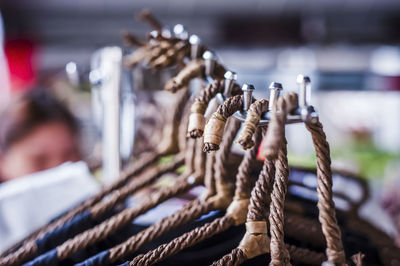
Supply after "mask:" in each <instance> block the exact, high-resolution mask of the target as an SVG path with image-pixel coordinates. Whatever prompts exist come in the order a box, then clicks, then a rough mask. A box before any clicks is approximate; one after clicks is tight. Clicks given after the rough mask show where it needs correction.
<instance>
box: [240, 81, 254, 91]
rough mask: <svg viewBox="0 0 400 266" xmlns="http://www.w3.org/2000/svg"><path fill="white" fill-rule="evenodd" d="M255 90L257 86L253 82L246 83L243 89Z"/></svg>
mask: <svg viewBox="0 0 400 266" xmlns="http://www.w3.org/2000/svg"><path fill="white" fill-rule="evenodd" d="M254 90H255V88H254V86H253V85H252V84H247V83H245V84H243V86H242V91H254Z"/></svg>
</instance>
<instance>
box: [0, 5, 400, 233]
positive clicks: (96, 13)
mask: <svg viewBox="0 0 400 266" xmlns="http://www.w3.org/2000/svg"><path fill="white" fill-rule="evenodd" d="M143 8H150V9H151V11H152V12H153V13H154V14H155V15H156V16H157V18H159V20H160V21H162V22H163V23H164V24H166V25H170V26H171V27H172V26H173V25H175V24H177V23H180V24H183V25H184V26H185V27H186V28H187V30H188V31H189V33H195V34H197V35H198V36H199V37H200V38H201V39H202V41H203V43H205V44H206V45H207V46H208V47H211V48H212V49H214V50H215V51H216V53H217V55H218V57H219V59H220V60H221V62H222V63H223V64H224V65H226V66H229V68H230V69H232V70H234V71H236V72H237V73H238V81H239V83H243V82H248V83H252V84H254V86H255V88H256V96H264V97H267V95H268V90H267V88H268V85H269V83H270V82H272V81H277V82H280V83H282V84H283V87H284V89H285V90H286V91H292V90H296V89H297V88H296V76H297V75H298V74H299V73H302V74H306V75H309V76H310V77H311V81H312V86H313V95H312V104H313V105H314V106H315V107H316V108H317V110H318V111H319V113H320V117H321V121H322V123H323V124H324V127H325V129H326V131H327V136H328V140H329V142H330V145H331V152H332V157H333V167H334V168H335V169H341V170H346V171H349V172H352V173H356V174H358V175H360V176H361V177H362V178H365V179H367V180H368V182H369V184H370V186H371V188H372V194H373V198H374V199H375V200H376V202H382V201H383V199H384V198H385V195H389V194H390V193H392V192H393V190H396V189H395V188H397V190H399V188H400V46H399V44H400V2H399V1H397V0H363V1H361V0H357V1H348V0H338V1H316V0H312V1H282V0H272V1H262V0H248V1H237V0H229V1H227V0H224V1H222V0H220V1H210V0H203V1H194V0H185V1H179V0H164V1H148V0H146V1H144V0H135V1H133V0H114V1H99V0H85V1H80V0H70V1H57V0H41V1H22V0H20V1H16V0H2V1H1V2H0V11H1V14H2V17H3V24H4V25H3V26H4V50H5V56H6V58H7V62H8V71H9V83H8V84H9V85H8V87H9V90H7V85H2V87H1V88H0V91H1V101H0V102H3V101H5V99H6V98H7V97H8V96H7V95H9V94H11V95H12V94H14V93H18V92H21V91H26V90H32V89H35V88H38V87H46V88H52V90H53V91H55V92H56V93H57V95H58V96H59V97H61V98H62V99H64V100H65V101H66V102H67V103H68V105H69V107H70V109H71V110H72V111H73V112H74V114H75V115H76V116H77V117H78V118H79V119H80V121H82V125H83V126H82V129H83V131H84V133H83V138H85V140H86V141H85V142H84V146H85V152H86V154H87V155H88V154H92V153H93V151H95V149H96V147H95V146H96V144H95V142H96V141H95V138H93V135H95V129H94V126H93V124H94V122H93V119H92V116H91V104H90V103H91V95H90V89H88V88H87V87H85V86H71V85H70V83H71V77H70V78H69V79H68V75H67V74H66V73H68V69H70V70H71V68H72V72H74V71H75V70H76V71H78V72H79V76H80V77H82V76H85V75H87V73H88V72H89V70H90V64H91V57H92V55H93V53H94V52H95V51H96V50H97V49H99V48H102V47H104V46H122V39H121V31H122V30H126V31H129V32H133V33H135V34H136V35H138V36H143V37H145V35H146V33H148V32H149V30H150V28H149V27H148V25H145V24H143V23H140V22H137V21H136V20H135V16H134V15H135V14H137V13H138V12H140V11H141V10H142V9H143ZM70 62H72V64H68V63H70ZM66 66H67V67H66ZM68 66H69V67H68ZM66 70H67V71H66ZM5 71H6V70H3V73H0V74H4V73H6V72H5ZM3 80H6V79H4V78H3ZM78 82H81V80H78ZM4 84H6V83H4ZM9 92H10V93H9ZM288 142H289V143H290V144H289V160H290V163H292V164H294V165H303V166H313V165H314V162H315V161H314V159H315V155H314V153H313V147H312V144H311V139H310V137H309V136H308V135H307V134H306V131H305V130H304V126H303V125H293V126H290V127H288ZM369 212H371V209H369ZM388 230H390V229H388Z"/></svg>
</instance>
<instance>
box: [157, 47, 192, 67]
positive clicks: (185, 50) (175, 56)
mask: <svg viewBox="0 0 400 266" xmlns="http://www.w3.org/2000/svg"><path fill="white" fill-rule="evenodd" d="M189 51H190V46H189V43H188V42H187V41H179V42H177V43H176V44H174V45H173V46H172V47H171V48H169V49H168V50H167V51H166V52H165V53H164V54H162V55H160V56H159V57H158V58H154V59H153V61H152V62H151V66H152V67H154V68H164V67H168V66H171V65H174V64H176V63H178V62H179V60H180V59H183V58H184V57H185V56H187V55H189ZM182 54H183V55H182Z"/></svg>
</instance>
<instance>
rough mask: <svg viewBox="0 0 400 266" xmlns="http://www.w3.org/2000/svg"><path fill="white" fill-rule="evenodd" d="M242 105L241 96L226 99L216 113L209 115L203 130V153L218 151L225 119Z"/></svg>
mask: <svg viewBox="0 0 400 266" xmlns="http://www.w3.org/2000/svg"><path fill="white" fill-rule="evenodd" d="M242 105H243V96H241V95H237V96H233V97H230V98H228V99H227V100H226V101H225V102H224V104H222V105H220V106H219V107H218V109H217V111H216V112H214V113H213V114H212V115H211V118H210V119H209V120H208V122H207V124H206V127H205V130H204V148H203V151H205V152H209V151H214V150H218V149H219V144H220V143H221V141H222V134H223V132H224V128H225V123H226V120H227V118H228V117H230V116H232V115H233V114H234V113H235V112H236V111H238V110H240V109H241V108H242ZM235 120H236V119H235ZM236 121H237V120H236Z"/></svg>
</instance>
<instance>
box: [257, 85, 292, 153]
mask: <svg viewBox="0 0 400 266" xmlns="http://www.w3.org/2000/svg"><path fill="white" fill-rule="evenodd" d="M297 107H298V96H297V93H288V94H286V95H284V96H282V97H280V98H279V99H278V101H277V102H276V103H275V105H274V106H273V108H272V117H271V121H270V123H269V126H268V132H267V135H266V136H265V142H264V147H263V151H264V156H265V157H266V158H268V159H276V158H277V157H278V151H279V148H280V147H281V145H282V143H283V142H284V141H283V139H284V137H285V135H284V132H285V123H286V117H287V114H289V113H291V112H292V110H294V109H296V108H297Z"/></svg>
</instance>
